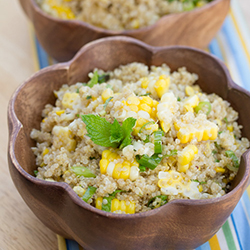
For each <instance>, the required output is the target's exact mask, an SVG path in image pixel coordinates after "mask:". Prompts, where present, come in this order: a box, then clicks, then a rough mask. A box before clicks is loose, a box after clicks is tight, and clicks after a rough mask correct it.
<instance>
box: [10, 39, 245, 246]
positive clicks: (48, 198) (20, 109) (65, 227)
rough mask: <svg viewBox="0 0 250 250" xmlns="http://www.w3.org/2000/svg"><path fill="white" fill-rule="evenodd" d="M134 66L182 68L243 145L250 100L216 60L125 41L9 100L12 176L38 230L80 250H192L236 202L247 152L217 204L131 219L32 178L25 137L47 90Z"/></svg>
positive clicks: (186, 203) (37, 80)
mask: <svg viewBox="0 0 250 250" xmlns="http://www.w3.org/2000/svg"><path fill="white" fill-rule="evenodd" d="M100 51H105V52H106V53H105V54H101V53H100ZM117 55H119V57H118V56H117ZM135 61H139V62H142V63H144V64H146V65H156V66H158V65H162V63H166V64H167V65H169V66H170V68H171V70H176V69H178V68H179V67H182V66H186V67H187V70H188V71H190V72H193V73H196V74H198V75H199V79H198V81H197V84H199V85H200V86H201V88H202V89H203V90H204V91H205V92H207V93H216V94H218V95H220V96H221V97H222V98H223V99H226V100H228V101H229V102H230V103H231V104H232V107H233V108H234V109H235V110H237V111H238V112H239V117H240V119H239V123H240V124H242V125H243V130H242V132H243V136H245V137H247V138H249V139H250V130H248V124H249V123H250V116H249V110H248V107H249V106H250V93H249V92H247V91H246V90H243V89H242V88H240V87H239V86H237V85H236V84H234V83H233V81H232V79H231V78H230V76H229V72H228V70H227V69H226V67H225V65H224V64H222V63H221V62H220V61H219V60H218V59H216V58H215V57H212V56H210V55H208V54H207V53H205V52H203V51H201V50H197V49H194V48H193V49H191V48H187V47H178V46H176V47H174V46H173V47H169V48H156V47H151V46H149V45H146V44H145V43H142V42H140V41H138V40H135V39H132V38H128V37H124V36H123V37H116V38H115V37H113V38H105V39H102V40H99V41H96V42H93V43H91V44H89V45H87V46H85V47H83V48H82V49H81V50H80V52H79V53H78V54H77V56H76V57H75V58H74V59H73V60H72V61H70V62H68V63H64V64H58V65H54V66H52V67H49V68H46V69H44V70H42V71H40V72H39V73H38V74H36V75H35V76H33V77H31V78H30V79H28V80H27V81H26V82H25V83H24V84H23V85H22V86H21V88H19V89H18V90H17V91H16V92H15V94H14V96H13V98H12V100H11V102H10V106H9V109H8V118H9V127H10V145H9V151H8V156H9V167H10V172H11V176H12V179H13V181H14V182H15V185H16V187H17V189H18V191H19V192H20V194H21V195H22V197H23V199H24V200H25V202H26V203H27V205H28V206H29V207H30V208H31V210H32V211H33V212H34V213H35V214H36V215H37V217H38V218H39V219H40V220H41V221H42V222H43V223H44V224H45V225H47V226H48V227H49V228H50V229H51V230H52V231H54V232H56V233H58V234H60V235H63V236H65V237H67V238H71V239H75V240H76V241H77V242H79V243H80V244H81V245H82V246H83V247H84V248H85V249H86V250H106V249H109V250H117V249H119V250H128V249H129V250H139V249H143V250H165V249H174V250H183V249H193V248H196V247H198V246H199V245H201V244H203V243H205V242H206V241H207V240H209V239H210V238H211V237H212V236H213V235H214V234H215V233H216V232H217V231H218V230H219V228H221V226H222V225H223V224H224V223H225V221H226V219H227V218H228V216H229V215H230V214H231V213H232V211H233V209H234V208H235V206H236V204H237V203H238V201H239V199H240V198H241V196H242V194H243V192H244V190H245V189H246V187H247V184H248V182H249V177H250V158H249V155H250V151H249V150H248V152H247V153H245V154H244V155H243V158H242V160H241V164H240V168H239V171H238V173H237V176H236V178H235V180H234V181H233V183H232V185H233V187H234V189H233V190H232V191H231V192H229V193H228V194H226V195H224V196H223V197H220V198H214V199H207V200H174V201H171V202H169V203H168V204H166V205H164V206H162V207H159V208H157V209H154V210H151V211H148V212H144V213H139V214H133V215H124V214H122V215H119V214H114V213H108V212H105V211H101V210H98V209H96V208H94V207H92V206H90V205H89V204H87V203H85V202H83V201H82V200H81V199H80V198H79V197H78V196H77V194H76V193H75V192H74V191H73V190H72V189H71V188H70V187H69V185H67V184H66V183H62V182H46V181H43V180H39V179H37V178H35V177H33V176H32V175H33V170H34V168H35V158H34V155H33V152H32V151H31V149H30V147H31V146H32V145H34V142H33V141H32V140H31V139H30V137H29V134H30V131H31V129H32V128H34V127H35V128H37V127H38V126H39V123H40V122H41V112H42V109H43V107H44V105H45V104H46V103H53V102H54V96H53V90H55V89H58V88H59V87H60V86H62V85H63V84H64V83H65V82H67V81H68V80H69V83H70V84H73V83H75V82H81V81H84V79H86V78H87V75H88V73H89V72H90V71H92V70H94V69H95V68H101V69H103V70H105V71H106V70H113V69H114V68H116V67H118V66H119V65H122V64H127V63H131V62H135ZM79 69H81V70H79ZM218 86H220V87H219V88H218ZM242 102H243V103H244V104H245V105H244V106H242ZM204 215H205V216H204ZM194 231H195V232H199V233H198V234H197V233H194Z"/></svg>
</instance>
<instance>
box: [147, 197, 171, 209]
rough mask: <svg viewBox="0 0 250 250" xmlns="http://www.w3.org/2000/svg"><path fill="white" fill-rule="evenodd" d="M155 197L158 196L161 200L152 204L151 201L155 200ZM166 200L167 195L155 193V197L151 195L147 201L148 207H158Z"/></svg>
mask: <svg viewBox="0 0 250 250" xmlns="http://www.w3.org/2000/svg"><path fill="white" fill-rule="evenodd" d="M156 198H160V199H161V201H160V203H159V204H157V205H155V206H153V204H152V203H153V202H154V201H155V200H156ZM167 202H168V197H167V195H157V196H155V197H153V198H151V199H150V200H149V202H148V207H151V208H152V209H154V208H157V207H160V206H162V205H164V204H166V203H167Z"/></svg>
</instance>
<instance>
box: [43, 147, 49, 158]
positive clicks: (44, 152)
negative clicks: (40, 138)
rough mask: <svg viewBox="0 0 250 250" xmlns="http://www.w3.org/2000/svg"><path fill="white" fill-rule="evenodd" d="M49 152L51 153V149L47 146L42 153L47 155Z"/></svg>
mask: <svg viewBox="0 0 250 250" xmlns="http://www.w3.org/2000/svg"><path fill="white" fill-rule="evenodd" d="M48 153H49V149H48V148H45V149H44V150H43V153H42V155H43V156H45V155H46V154H48Z"/></svg>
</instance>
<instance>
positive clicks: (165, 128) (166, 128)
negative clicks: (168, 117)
mask: <svg viewBox="0 0 250 250" xmlns="http://www.w3.org/2000/svg"><path fill="white" fill-rule="evenodd" d="M160 124H161V128H162V130H163V131H164V132H165V133H167V132H168V130H169V129H170V127H171V125H170V124H166V123H165V122H163V121H161V122H160Z"/></svg>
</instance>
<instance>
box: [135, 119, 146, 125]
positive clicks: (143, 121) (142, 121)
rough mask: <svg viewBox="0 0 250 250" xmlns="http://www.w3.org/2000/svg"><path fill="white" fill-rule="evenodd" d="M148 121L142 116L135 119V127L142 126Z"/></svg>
mask: <svg viewBox="0 0 250 250" xmlns="http://www.w3.org/2000/svg"><path fill="white" fill-rule="evenodd" d="M147 122H148V121H147V120H146V119H144V118H139V119H137V121H136V127H142V126H143V125H144V124H145V123H147Z"/></svg>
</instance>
